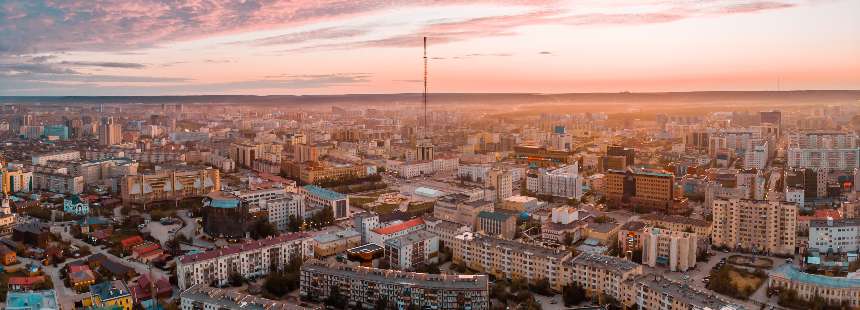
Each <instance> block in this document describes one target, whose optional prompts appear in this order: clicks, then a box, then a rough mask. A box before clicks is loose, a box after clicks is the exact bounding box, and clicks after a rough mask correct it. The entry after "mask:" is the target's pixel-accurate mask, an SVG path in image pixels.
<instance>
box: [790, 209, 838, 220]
mask: <svg viewBox="0 0 860 310" xmlns="http://www.w3.org/2000/svg"><path fill="white" fill-rule="evenodd" d="M828 217H831V218H833V219H834V220H838V219H842V214H839V210H833V209H819V210H815V213H813V214H812V215H799V216H798V217H797V220H798V221H809V220H826V219H827V218H828Z"/></svg>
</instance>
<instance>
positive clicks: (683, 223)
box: [639, 214, 711, 239]
mask: <svg viewBox="0 0 860 310" xmlns="http://www.w3.org/2000/svg"><path fill="white" fill-rule="evenodd" d="M639 220H640V221H642V222H643V223H645V224H647V225H648V226H652V227H663V228H666V229H668V230H672V231H692V232H693V233H695V234H696V235H697V236H698V237H699V238H700V239H707V238H710V237H711V222H708V221H706V220H700V219H694V218H690V217H685V216H677V215H657V214H646V215H643V216H641V217H640V218H639Z"/></svg>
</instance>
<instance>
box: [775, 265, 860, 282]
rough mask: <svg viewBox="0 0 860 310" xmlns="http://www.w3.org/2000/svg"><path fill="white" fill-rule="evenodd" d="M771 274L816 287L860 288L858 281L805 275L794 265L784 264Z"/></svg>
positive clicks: (859, 280)
mask: <svg viewBox="0 0 860 310" xmlns="http://www.w3.org/2000/svg"><path fill="white" fill-rule="evenodd" d="M771 274H776V275H781V276H783V277H785V278H788V279H790V280H792V281H797V282H803V283H809V284H813V285H817V286H825V287H832V288H850V287H860V279H848V278H843V277H828V276H822V275H817V274H810V273H805V272H802V271H800V270H798V269H797V267H795V266H794V265H790V264H785V265H782V266H779V267H778V268H776V269H774V270H773V271H771Z"/></svg>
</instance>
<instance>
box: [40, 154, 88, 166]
mask: <svg viewBox="0 0 860 310" xmlns="http://www.w3.org/2000/svg"><path fill="white" fill-rule="evenodd" d="M80 159H81V152H79V151H62V152H55V153H47V154H39V155H33V157H32V161H33V165H34V166H44V165H47V164H48V161H52V160H54V161H73V160H80Z"/></svg>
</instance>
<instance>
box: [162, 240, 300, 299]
mask: <svg viewBox="0 0 860 310" xmlns="http://www.w3.org/2000/svg"><path fill="white" fill-rule="evenodd" d="M312 255H313V238H311V237H310V235H308V234H305V233H293V234H283V235H280V236H277V237H270V238H266V239H261V240H256V241H250V242H246V243H243V244H238V245H233V246H230V247H225V248H220V249H213V250H209V251H206V252H203V253H199V254H192V255H185V256H182V257H180V258H179V259H178V260H177V263H176V275H177V278H178V284H179V288H180V289H181V290H184V289H187V288H189V287H191V286H193V285H196V284H200V283H204V284H211V283H215V284H216V285H225V284H227V282H228V281H229V279H230V275H231V274H234V273H236V274H239V275H241V276H243V277H245V278H251V277H260V276H264V275H267V274H269V273H270V272H272V271H273V270H272V269H273V268H275V269H277V270H283V268H285V267H286V266H287V265H288V264H289V263H290V262H291V261H292V260H294V259H302V260H304V259H305V258H309V257H311V256H312Z"/></svg>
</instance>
